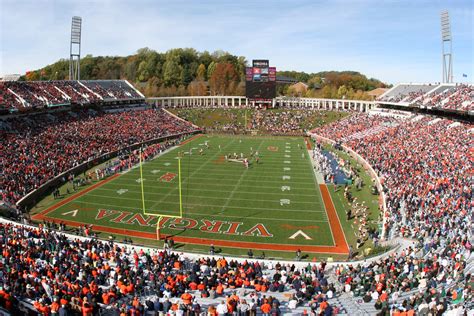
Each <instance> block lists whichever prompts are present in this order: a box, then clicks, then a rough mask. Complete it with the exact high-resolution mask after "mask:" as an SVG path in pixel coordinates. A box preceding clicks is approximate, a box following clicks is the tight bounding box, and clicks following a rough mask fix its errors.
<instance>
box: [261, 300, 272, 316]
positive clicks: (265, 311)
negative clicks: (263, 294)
mask: <svg viewBox="0 0 474 316" xmlns="http://www.w3.org/2000/svg"><path fill="white" fill-rule="evenodd" d="M260 310H261V311H262V313H263V315H264V316H269V315H270V311H271V310H272V306H271V305H270V304H268V302H265V303H264V304H262V306H260Z"/></svg>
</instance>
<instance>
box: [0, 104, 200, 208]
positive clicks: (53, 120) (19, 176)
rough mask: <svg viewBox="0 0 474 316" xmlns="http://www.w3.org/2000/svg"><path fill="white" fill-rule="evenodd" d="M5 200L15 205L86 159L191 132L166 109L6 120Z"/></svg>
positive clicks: (2, 146) (2, 145) (1, 146)
mask: <svg viewBox="0 0 474 316" xmlns="http://www.w3.org/2000/svg"><path fill="white" fill-rule="evenodd" d="M3 126H4V127H5V129H6V130H3V131H0V133H1V136H2V137H1V142H0V151H1V152H3V153H8V154H4V155H1V157H0V164H1V165H2V166H3V170H2V173H3V174H2V178H0V187H1V188H2V192H1V197H2V199H3V200H6V201H7V202H10V203H14V202H16V201H17V200H18V199H20V198H21V197H22V196H24V195H25V194H27V193H28V192H30V191H32V190H34V189H35V188H37V187H38V186H40V185H42V184H44V183H45V182H46V181H48V180H50V179H52V178H53V177H55V176H57V175H59V174H60V173H62V172H65V171H67V170H68V169H70V168H72V167H75V166H77V165H79V164H81V163H83V162H85V161H88V160H91V159H94V158H97V157H99V156H101V155H103V154H106V153H109V152H113V151H116V150H119V149H121V148H124V147H127V146H129V145H132V144H135V143H140V142H143V141H147V140H151V139H155V138H159V137H163V136H167V135H173V134H178V133H187V132H191V131H193V130H195V129H194V127H192V126H191V125H190V124H189V123H187V122H184V121H182V120H179V119H176V118H174V117H173V116H170V115H169V114H167V113H166V112H164V111H163V110H154V109H148V110H134V111H116V112H101V111H95V110H90V109H89V110H81V111H76V112H71V111H61V112H56V113H44V114H38V115H34V116H32V115H29V116H20V117H13V118H9V119H5V120H3Z"/></svg>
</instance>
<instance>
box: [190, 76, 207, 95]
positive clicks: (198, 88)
mask: <svg viewBox="0 0 474 316" xmlns="http://www.w3.org/2000/svg"><path fill="white" fill-rule="evenodd" d="M188 95H193V96H198V95H201V96H202V95H207V85H206V83H205V82H204V81H203V80H194V81H192V82H191V83H190V84H189V85H188Z"/></svg>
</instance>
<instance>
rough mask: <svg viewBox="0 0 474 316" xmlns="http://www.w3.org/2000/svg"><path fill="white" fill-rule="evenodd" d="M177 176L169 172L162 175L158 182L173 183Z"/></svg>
mask: <svg viewBox="0 0 474 316" xmlns="http://www.w3.org/2000/svg"><path fill="white" fill-rule="evenodd" d="M176 176H177V174H176V173H172V172H167V173H165V174H164V175H162V176H161V177H160V178H159V179H158V180H159V181H161V182H171V181H173V179H174V178H176Z"/></svg>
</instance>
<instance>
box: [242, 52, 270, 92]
mask: <svg viewBox="0 0 474 316" xmlns="http://www.w3.org/2000/svg"><path fill="white" fill-rule="evenodd" d="M245 92H246V93H245V94H246V96H247V98H249V99H273V98H275V97H276V68H275V67H270V66H269V61H268V59H254V60H253V61H252V67H247V68H246V69H245Z"/></svg>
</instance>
